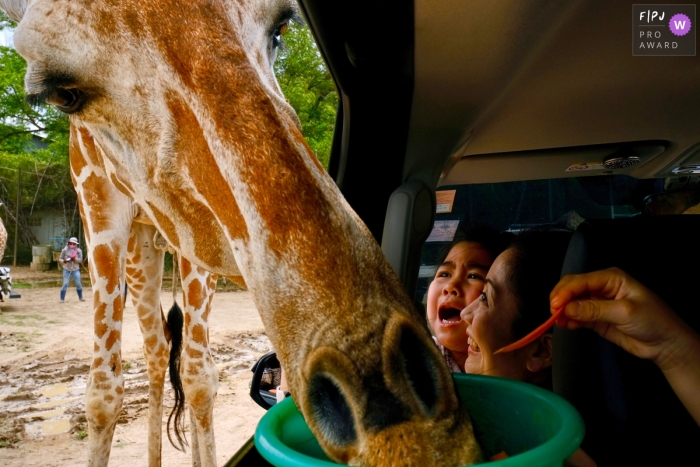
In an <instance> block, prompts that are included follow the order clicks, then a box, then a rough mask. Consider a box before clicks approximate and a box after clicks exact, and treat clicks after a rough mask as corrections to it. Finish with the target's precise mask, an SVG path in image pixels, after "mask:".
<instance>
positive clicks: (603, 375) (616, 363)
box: [552, 215, 700, 467]
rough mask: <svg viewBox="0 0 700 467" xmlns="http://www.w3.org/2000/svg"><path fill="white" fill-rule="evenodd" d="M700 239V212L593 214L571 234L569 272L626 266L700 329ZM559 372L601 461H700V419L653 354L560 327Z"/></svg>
mask: <svg viewBox="0 0 700 467" xmlns="http://www.w3.org/2000/svg"><path fill="white" fill-rule="evenodd" d="M699 239H700V216H692V215H686V216H658V217H644V216H638V217H633V218H623V219H612V220H591V221H587V222H585V223H583V224H581V225H580V226H579V227H578V229H577V230H576V232H575V234H574V236H573V237H572V239H571V242H570V244H569V248H568V250H567V255H566V258H565V260H564V265H563V268H562V276H563V275H565V274H571V273H582V272H589V271H594V270H599V269H604V268H608V267H612V266H616V267H619V268H620V269H622V270H624V271H626V272H627V273H629V274H630V275H631V276H633V277H634V278H636V279H637V280H639V281H640V282H641V283H643V284H644V285H645V286H647V287H648V288H650V289H651V290H653V291H654V292H655V293H657V294H658V295H659V296H661V298H663V299H664V300H665V301H666V303H668V305H669V306H670V307H671V308H672V309H673V310H674V311H675V312H676V313H677V314H679V315H680V316H681V317H682V318H683V319H684V320H685V321H686V322H687V323H688V324H689V325H690V326H691V327H693V329H695V330H696V331H697V330H699V329H700V300H699V299H700V296H699V294H698V287H699V286H700V281H698V264H700V248H698V240H699ZM698 364H699V365H700V362H698ZM552 376H553V386H554V391H555V392H556V393H558V394H559V395H561V396H563V397H564V398H565V399H567V400H568V401H569V402H571V403H572V404H573V405H574V406H575V407H576V408H577V409H578V411H579V412H580V413H581V416H582V417H583V419H584V422H585V424H586V436H585V438H584V441H583V444H582V446H581V447H582V448H583V449H584V450H585V451H586V452H587V453H588V454H589V455H590V456H591V457H592V458H593V459H594V460H596V462H597V463H598V465H599V466H603V467H604V466H607V465H668V464H670V463H671V462H679V463H681V462H682V463H686V462H687V463H691V464H694V463H695V462H700V460H699V459H698V457H697V452H696V450H695V445H694V444H695V443H696V442H697V441H698V440H700V427H698V425H697V424H696V423H695V421H694V420H693V419H692V417H691V416H690V415H689V414H688V413H687V411H686V410H685V408H684V407H683V405H682V404H681V402H680V401H679V399H678V398H677V397H676V395H675V394H674V392H673V390H672V389H671V387H670V385H669V384H668V383H667V382H666V379H665V378H664V376H663V374H662V373H661V371H660V370H659V369H658V368H657V367H656V366H655V365H654V364H653V363H652V362H649V361H646V360H642V359H639V358H637V357H634V356H632V355H630V354H628V353H627V352H625V351H624V350H622V349H621V348H619V347H618V346H616V345H615V344H612V343H610V342H608V341H607V340H605V339H603V338H601V337H599V336H598V334H596V333H595V332H593V331H591V330H588V329H579V330H576V331H568V330H564V329H559V328H556V329H555V332H554V363H553V371H552ZM698 397H700V394H698ZM692 459H695V460H692Z"/></svg>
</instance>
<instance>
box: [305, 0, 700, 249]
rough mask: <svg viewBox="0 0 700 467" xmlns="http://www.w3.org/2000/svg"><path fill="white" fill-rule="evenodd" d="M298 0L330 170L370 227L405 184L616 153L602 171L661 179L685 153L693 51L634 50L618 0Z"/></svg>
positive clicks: (694, 96) (689, 140)
mask: <svg viewBox="0 0 700 467" xmlns="http://www.w3.org/2000/svg"><path fill="white" fill-rule="evenodd" d="M300 3H301V5H302V9H303V10H304V12H305V14H306V17H307V18H308V20H309V25H310V26H311V28H312V31H313V32H314V34H315V36H316V37H317V39H318V42H319V47H320V50H321V52H322V54H323V55H324V57H325V58H326V61H327V62H328V64H329V68H330V70H331V73H332V74H333V76H334V78H335V79H336V83H337V85H338V88H339V91H340V93H341V102H342V107H343V109H342V112H341V114H340V115H341V117H340V118H339V126H338V128H337V131H336V140H335V147H334V150H333V153H332V160H331V167H330V169H329V171H330V173H331V175H332V176H334V177H335V179H336V181H337V182H338V183H339V185H340V186H341V189H342V190H343V192H344V194H345V196H346V197H347V198H348V200H349V201H350V203H351V205H353V207H354V208H355V209H356V210H357V211H358V213H359V214H360V215H361V217H363V219H364V220H365V222H366V223H367V224H368V226H369V227H370V229H371V230H372V231H373V233H374V234H375V236H376V237H377V238H378V239H379V238H380V230H381V225H382V224H383V221H384V218H383V216H384V212H385V210H384V209H382V207H384V208H385V207H386V202H387V200H388V196H389V195H390V194H391V192H392V191H393V190H394V189H395V188H396V187H398V186H399V185H401V184H402V183H403V182H406V181H407V180H411V179H418V180H421V181H423V182H425V183H426V184H427V185H428V186H430V187H433V188H434V187H436V186H440V185H454V184H462V183H483V182H502V181H514V180H528V179H542V178H558V177H567V176H581V175H582V174H583V175H600V174H602V173H604V172H603V171H601V170H598V171H589V172H585V173H581V172H566V169H567V167H569V166H570V165H571V164H573V163H588V162H602V160H603V158H604V157H606V156H609V155H611V154H615V153H618V152H626V153H627V154H630V153H631V154H632V155H637V156H639V157H640V159H641V161H642V162H641V164H639V165H638V166H636V167H632V168H627V169H617V170H614V171H612V172H606V173H615V174H619V173H624V174H629V175H632V176H634V177H638V178H650V177H663V176H668V175H670V170H671V169H672V168H674V167H677V166H678V165H679V164H680V163H681V161H682V160H686V163H687V162H688V158H689V157H693V154H692V153H693V152H694V151H695V150H697V149H698V148H696V147H695V145H697V144H698V143H700V125H698V123H697V120H698V118H697V117H698V113H699V112H700V86H698V78H700V62H699V61H698V59H697V57H639V56H633V55H632V45H633V42H632V39H633V38H632V3H630V2H621V1H607V0H600V1H576V2H555V1H542V0H539V1H535V0H530V1H527V2H523V1H520V0H501V1H499V2H487V1H471V2H467V1H464V0H444V1H440V2H436V1H429V0H416V1H415V2H410V1H409V2H406V1H398V0H387V1H385V2H368V1H365V0H359V1H358V0H335V1H334V2H325V1H323V0H301V2H300ZM324 3H325V4H326V5H324ZM378 3H379V5H378ZM669 3H671V2H669ZM329 4H332V5H329ZM694 158H696V159H698V161H697V162H698V164H700V153H698V154H697V155H695V156H694ZM368 167H371V168H376V170H374V171H372V170H368ZM370 172H377V173H370ZM368 189H371V190H372V197H371V198H372V199H371V201H365V200H363V198H366V197H367V196H366V195H367V192H368Z"/></svg>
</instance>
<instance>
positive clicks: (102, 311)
mask: <svg viewBox="0 0 700 467" xmlns="http://www.w3.org/2000/svg"><path fill="white" fill-rule="evenodd" d="M106 311H107V304H106V303H100V304H99V305H98V306H97V309H96V310H95V335H96V336H97V337H98V338H100V339H102V337H103V336H104V335H105V333H106V332H107V330H108V329H109V326H107V324H105V323H104V320H105V318H106V317H107V313H106ZM95 346H97V344H95ZM95 350H99V347H96V349H95Z"/></svg>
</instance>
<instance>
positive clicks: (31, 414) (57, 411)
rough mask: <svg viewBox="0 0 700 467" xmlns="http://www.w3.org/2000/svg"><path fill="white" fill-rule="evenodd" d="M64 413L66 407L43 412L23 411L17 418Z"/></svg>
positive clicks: (48, 416) (41, 416) (51, 415)
mask: <svg viewBox="0 0 700 467" xmlns="http://www.w3.org/2000/svg"><path fill="white" fill-rule="evenodd" d="M64 413H66V409H57V410H46V411H44V412H30V413H25V414H22V415H20V416H19V417H17V418H34V417H36V418H43V419H47V418H53V417H59V416H61V415H63V414H64Z"/></svg>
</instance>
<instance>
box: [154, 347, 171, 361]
mask: <svg viewBox="0 0 700 467" xmlns="http://www.w3.org/2000/svg"><path fill="white" fill-rule="evenodd" d="M169 355H170V352H169V351H168V347H166V346H165V345H163V344H160V345H159V346H158V350H157V351H156V356H157V357H161V358H167V357H168V356H169Z"/></svg>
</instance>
